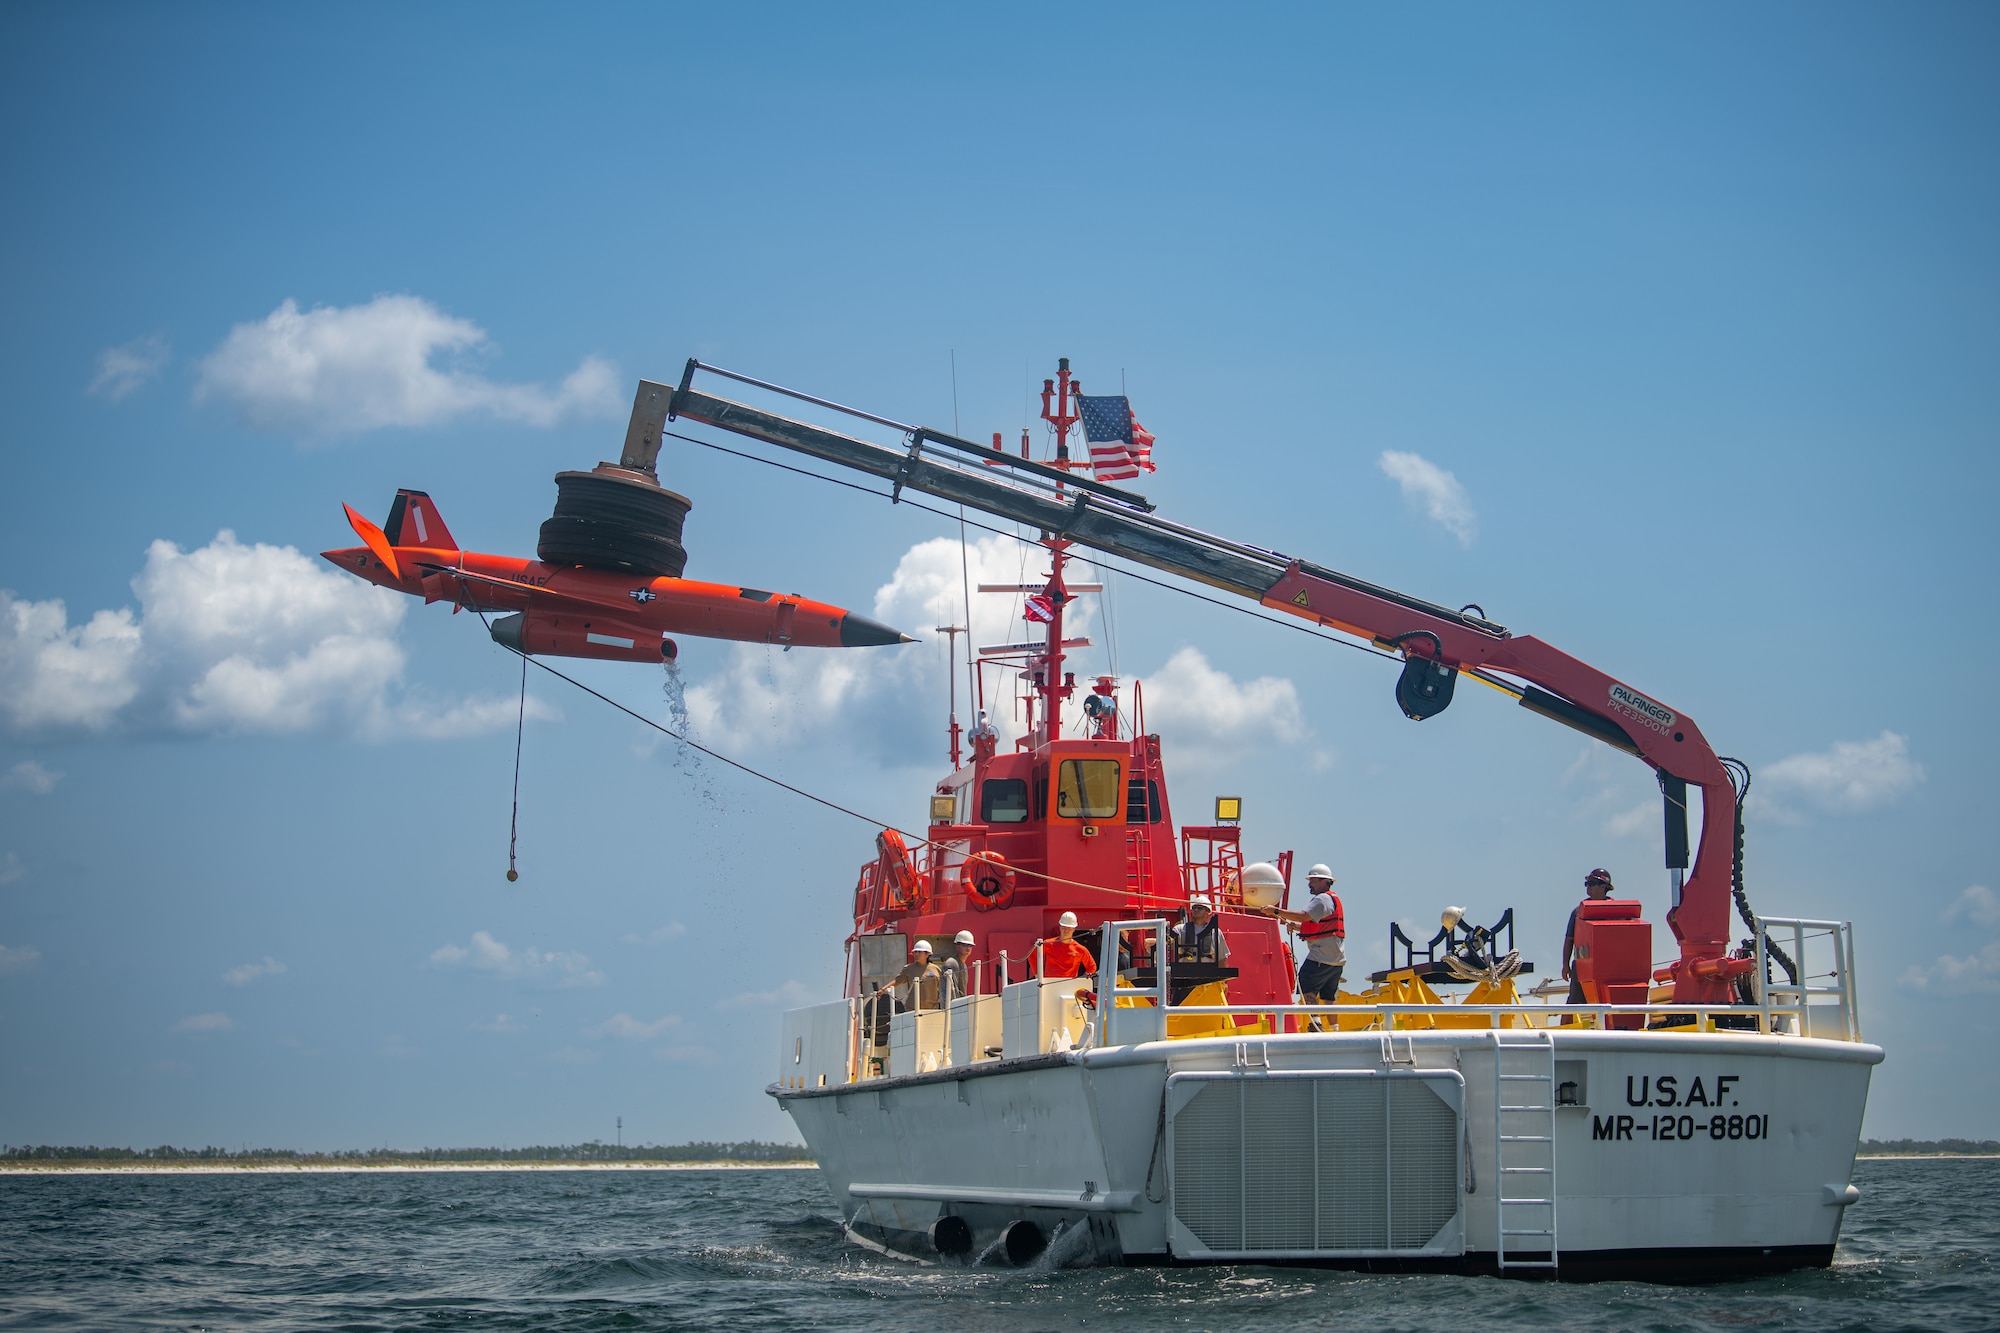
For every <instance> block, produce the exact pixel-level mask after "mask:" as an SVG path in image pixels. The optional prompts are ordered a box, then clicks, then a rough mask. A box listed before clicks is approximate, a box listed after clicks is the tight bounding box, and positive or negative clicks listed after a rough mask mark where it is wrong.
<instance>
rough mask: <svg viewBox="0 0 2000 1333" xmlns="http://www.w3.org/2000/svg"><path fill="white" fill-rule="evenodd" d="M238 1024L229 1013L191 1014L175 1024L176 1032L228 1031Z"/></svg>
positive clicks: (174, 1029) (173, 1028)
mask: <svg viewBox="0 0 2000 1333" xmlns="http://www.w3.org/2000/svg"><path fill="white" fill-rule="evenodd" d="M235 1026H236V1020H235V1019H233V1018H231V1017H230V1016H229V1015H228V1014H189V1015H188V1016H187V1017H186V1018H183V1019H182V1020H181V1021H180V1022H178V1023H176V1024H174V1025H173V1027H172V1029H170V1030H171V1031H174V1032H227V1031H229V1030H230V1029H231V1028H233V1027H235Z"/></svg>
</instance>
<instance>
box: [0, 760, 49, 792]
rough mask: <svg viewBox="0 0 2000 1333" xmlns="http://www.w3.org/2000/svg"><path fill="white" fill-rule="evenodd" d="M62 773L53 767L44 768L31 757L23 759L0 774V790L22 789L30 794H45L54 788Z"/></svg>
mask: <svg viewBox="0 0 2000 1333" xmlns="http://www.w3.org/2000/svg"><path fill="white" fill-rule="evenodd" d="M62 780H63V775H62V774H61V773H58V772H56V771H55V770H54V769H50V768H44V767H43V766H42V765H40V764H38V763H36V762H35V761H34V760H32V759H23V760H22V761H21V762H20V763H18V764H16V765H14V766H13V767H12V768H10V769H8V770H7V772H6V774H5V775H4V776H0V790H5V791H24V792H26V793H28V795H30V796H47V795H48V794H49V793H50V792H52V791H54V790H55V789H56V784H57V783H58V782H61V781H62Z"/></svg>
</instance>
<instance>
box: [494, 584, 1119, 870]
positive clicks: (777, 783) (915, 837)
mask: <svg viewBox="0 0 2000 1333" xmlns="http://www.w3.org/2000/svg"><path fill="white" fill-rule="evenodd" d="M472 610H473V611H474V612H475V613H476V614H477V615H478V616H479V619H480V621H481V622H482V623H485V624H486V625H487V633H488V636H489V637H490V636H491V633H492V624H491V622H490V621H487V620H486V610H485V608H484V607H480V606H474V607H473V608H472ZM503 646H504V645H503ZM507 651H508V652H510V653H513V654H514V655H515V656H517V657H519V658H520V659H521V701H522V702H521V707H522V717H523V720H525V719H526V716H527V712H526V710H527V697H528V695H527V690H528V686H527V679H528V664H529V663H531V662H532V663H534V665H535V666H537V667H540V668H541V669H542V670H543V671H546V672H548V673H549V674H550V675H551V676H554V677H555V678H556V679H557V680H560V681H564V682H566V683H568V684H570V685H574V686H575V687H576V688H577V689H579V690H582V691H583V692H584V693H585V694H587V695H589V696H590V697H591V698H593V699H596V700H598V701H599V702H600V703H606V704H609V705H611V707H613V708H615V709H617V710H618V711H619V712H621V713H623V714H625V716H627V717H629V718H631V719H633V720H634V721H635V722H641V723H644V724H645V725H646V726H649V727H651V728H652V729H653V730H655V731H657V732H659V733H661V734H662V735H665V736H670V737H672V738H673V739H674V740H676V741H679V742H680V743H681V744H682V745H686V746H690V747H692V748H693V749H696V750H699V751H701V752H702V753H703V754H705V755H707V756H708V757H709V758H711V759H714V760H717V761H719V762H721V763H725V764H727V765H729V766H730V767H731V768H733V769H736V770H738V771H739V772H743V773H748V774H749V775H750V776H751V777H753V778H757V779H760V780H761V781H764V782H768V783H770V784H771V785H772V786H774V787H781V788H783V789H784V790H786V791H788V792H790V793H792V795H794V796H803V797H804V798H805V799H806V800H808V801H811V802H812V803H813V804H815V805H823V806H825V807H826V808H827V809H829V810H833V811H837V812H838V813H840V814H843V815H847V816H849V817H850V818H853V819H858V820H860V821H861V822H862V823H864V824H869V825H872V826H873V827H875V828H883V829H893V828H896V826H895V825H894V824H892V823H890V822H889V821H887V820H883V819H876V818H875V817H873V816H872V815H867V814H863V813H862V812H861V811H859V810H855V809H851V808H850V807H848V806H844V805H842V804H840V803H839V802H838V801H830V800H828V799H827V798H826V797H824V796H819V795H816V794H814V793H813V792H809V791H807V790H806V789H805V788H804V787H797V786H794V785H792V784H791V783H789V782H787V781H785V780H784V779H783V778H780V777H776V776H774V775H772V774H770V773H766V772H764V771H763V770H761V769H756V768H752V767H751V766H750V765H748V764H746V763H744V762H743V761H741V760H740V759H731V758H730V757H729V756H728V755H726V754H723V753H722V752H721V751H719V750H711V749H710V748H709V747H708V746H706V745H703V744H702V743H701V742H700V741H698V740H695V739H694V738H693V737H691V736H687V735H684V734H682V733H681V732H678V731H675V730H674V729H673V728H672V727H669V726H666V725H664V724H662V723H659V722H655V721H654V720H653V719H652V718H650V717H647V716H646V715H645V714H644V713H641V712H639V711H638V710H637V709H635V708H628V707H627V706H626V705H624V704H622V703H619V702H618V701H617V700H616V699H614V698H612V697H611V696H610V695H608V694H604V693H602V692H600V691H598V690H594V689H592V688H591V687H590V686H588V685H586V684H584V683H583V682H582V681H580V680H578V679H577V678H576V677H575V676H571V675H567V674H565V673H564V672H561V671H558V670H556V669H555V668H554V667H552V666H550V665H549V664H548V663H547V662H544V661H542V660H540V659H539V658H536V657H532V656H530V655H529V654H527V653H524V652H522V651H521V650H520V649H519V648H514V647H508V648H507ZM519 755H520V745H519V743H518V741H517V742H516V745H515V809H516V811H517V812H518V811H519V809H520V759H519ZM897 832H899V833H902V834H903V835H904V838H905V840H906V841H908V842H913V843H921V844H922V845H924V846H926V847H930V848H934V849H937V850H939V851H943V850H945V846H946V845H945V844H944V843H941V842H937V841H934V840H932V839H930V838H926V837H923V836H922V835H921V834H915V833H909V832H907V831H906V830H903V829H897ZM512 859H513V850H512V846H511V844H510V846H509V849H508V860H509V865H510V868H509V870H508V872H507V873H508V877H509V878H510V879H511V878H514V872H513V870H512V868H511V863H512ZM1015 870H1016V871H1017V872H1018V873H1020V874H1022V875H1026V876H1029V877H1032V878H1034V879H1039V880H1041V881H1043V882H1044V883H1047V884H1060V885H1063V886H1064V887H1066V888H1073V889H1084V890H1087V891H1089V892H1091V893H1101V894H1104V895H1106V896H1108V897H1112V898H1117V899H1118V900H1120V901H1121V902H1122V901H1124V899H1125V898H1126V896H1127V895H1125V894H1124V893H1121V892H1120V891H1118V890H1116V889H1107V888H1105V887H1104V886H1103V885H1101V884H1086V883H1085V882H1084V881H1082V880H1080V879H1064V878H1063V877H1062V876H1060V875H1050V874H1046V873H1044V872H1042V871H1039V870H1029V869H1027V868H1026V867H1023V866H1016V867H1015ZM1141 896H1145V897H1150V896H1153V895H1141Z"/></svg>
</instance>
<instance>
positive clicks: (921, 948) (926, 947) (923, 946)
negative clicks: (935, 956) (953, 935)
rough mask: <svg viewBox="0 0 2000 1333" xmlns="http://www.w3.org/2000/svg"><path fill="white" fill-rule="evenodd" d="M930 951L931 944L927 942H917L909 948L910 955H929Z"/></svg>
mask: <svg viewBox="0 0 2000 1333" xmlns="http://www.w3.org/2000/svg"><path fill="white" fill-rule="evenodd" d="M930 951H931V942H930V941H929V940H918V941H917V942H916V943H915V944H912V945H911V946H910V952H911V953H929V952H930Z"/></svg>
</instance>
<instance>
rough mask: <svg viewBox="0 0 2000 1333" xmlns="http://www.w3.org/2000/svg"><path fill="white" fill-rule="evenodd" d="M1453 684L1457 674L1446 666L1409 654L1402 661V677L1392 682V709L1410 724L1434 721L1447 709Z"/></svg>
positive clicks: (1456, 680) (1427, 658)
mask: <svg viewBox="0 0 2000 1333" xmlns="http://www.w3.org/2000/svg"><path fill="white" fill-rule="evenodd" d="M1457 684H1458V672H1457V671H1455V670H1454V669H1452V668H1451V667H1450V666H1448V665H1446V664H1445V663H1443V662H1440V661H1438V660H1437V659H1436V658H1432V657H1419V656H1417V655H1415V654H1412V655H1410V656H1409V657H1407V658H1405V659H1404V660H1403V674H1402V675H1400V676H1398V677H1397V678H1396V706H1397V707H1398V708H1401V709H1402V710H1403V716H1404V717H1407V718H1409V719H1410V721H1412V722H1421V721H1423V720H1424V719H1425V718H1427V717H1436V716H1437V715H1438V714H1439V713H1442V712H1443V711H1444V710H1445V709H1446V708H1448V707H1449V706H1450V705H1451V691H1452V688H1453V687H1454V686H1455V685H1457Z"/></svg>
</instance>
